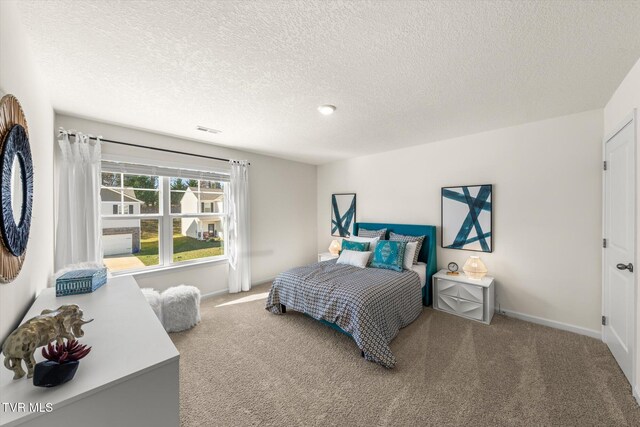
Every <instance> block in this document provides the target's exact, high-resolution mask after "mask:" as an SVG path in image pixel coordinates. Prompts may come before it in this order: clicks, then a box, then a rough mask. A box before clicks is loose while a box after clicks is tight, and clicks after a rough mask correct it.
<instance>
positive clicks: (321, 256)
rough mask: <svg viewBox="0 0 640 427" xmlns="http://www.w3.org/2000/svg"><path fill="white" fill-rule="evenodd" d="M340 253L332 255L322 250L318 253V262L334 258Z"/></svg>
mask: <svg viewBox="0 0 640 427" xmlns="http://www.w3.org/2000/svg"><path fill="white" fill-rule="evenodd" d="M339 256H340V255H334V254H332V253H331V252H322V253H320V254H318V262H322V261H329V260H330V259H336V258H338V257H339Z"/></svg>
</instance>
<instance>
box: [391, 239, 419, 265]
mask: <svg viewBox="0 0 640 427" xmlns="http://www.w3.org/2000/svg"><path fill="white" fill-rule="evenodd" d="M425 237H427V236H405V235H404V234H396V233H394V232H393V231H392V232H391V234H390V235H389V240H395V241H397V242H417V243H418V245H417V248H416V254H415V255H414V256H413V263H414V264H417V263H418V255H419V254H420V249H422V242H424V238H425Z"/></svg>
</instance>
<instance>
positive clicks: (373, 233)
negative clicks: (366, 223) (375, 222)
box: [358, 228, 387, 240]
mask: <svg viewBox="0 0 640 427" xmlns="http://www.w3.org/2000/svg"><path fill="white" fill-rule="evenodd" d="M386 235H387V229H386V228H381V229H380V230H367V229H366V228H358V237H379V238H380V240H384V238H385V236H386Z"/></svg>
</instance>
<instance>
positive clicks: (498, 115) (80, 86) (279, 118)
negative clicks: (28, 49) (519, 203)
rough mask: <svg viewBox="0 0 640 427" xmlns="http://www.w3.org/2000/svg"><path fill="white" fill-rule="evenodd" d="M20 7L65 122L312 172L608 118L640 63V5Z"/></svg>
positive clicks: (40, 2)
mask: <svg viewBox="0 0 640 427" xmlns="http://www.w3.org/2000/svg"><path fill="white" fill-rule="evenodd" d="M19 8H20V10H21V14H22V18H23V21H24V24H25V26H26V28H27V33H28V35H29V37H30V39H31V42H32V45H33V50H34V54H35V56H36V59H37V60H38V61H39V62H40V64H41V66H42V68H43V71H44V74H45V76H46V79H47V81H48V86H49V88H50V94H51V98H52V103H53V106H54V108H55V109H56V110H57V111H59V112H64V113H69V114H72V115H79V116H83V117H89V118H94V119H99V120H102V121H108V122H114V123H119V124H123V125H127V126H133V127H138V128H143V129H151V130H155V131H157V132H161V133H167V134H172V135H178V136H182V137H186V138H192V139H197V140H201V141H205V142H210V143H215V144H220V145H225V146H231V147H235V148H240V149H245V150H250V151H257V152H262V153H268V154H272V155H275V156H279V157H284V158H290V159H296V160H301V161H305V162H309V163H324V162H328V161H332V160H335V159H340V158H346V157H353V156H358V155H363V154H369V153H374V152H379V151H385V150H390V149H395V148H400V147H403V146H410V145H416V144H422V143H425V142H430V141H435V140H439V139H443V138H449V137H454V136H460V135H465V134H469V133H474V132H479V131H484V130H489V129H494V128H498V127H504V126H510V125H515V124H519V123H524V122H528V121H533V120H538V119H544V118H548V117H553V116H558V115H562V114H569V113H574V112H579V111H585V110H589V109H593V108H601V107H603V106H604V104H605V103H606V101H607V100H608V99H609V97H610V96H611V94H612V93H613V91H614V89H615V88H616V87H617V85H618V84H619V83H620V82H621V80H622V79H623V77H624V76H625V74H626V73H627V72H628V70H629V69H630V68H631V66H632V65H633V63H634V62H635V61H636V60H637V59H638V57H640V37H638V23H639V22H640V2H637V1H595V2H593V1H569V0H565V1H489V2H483V1H421V2H412V1H372V2H355V1H353V2H349V1H302V2H293V1H266V0H265V1H252V2H249V1H218V2H214V1H110V0H100V1H71V0H57V1H46V0H37V1H36V0H22V1H20V2H19ZM326 103H329V104H335V105H336V106H337V107H338V110H337V111H336V113H335V114H334V115H333V116H328V117H325V116H322V115H320V114H319V113H318V111H317V110H316V107H317V106H318V105H319V104H326ZM196 125H204V126H208V127H212V128H215V129H220V130H222V132H223V133H222V134H219V135H211V134H205V133H203V132H198V131H196V130H195V127H196ZM86 131H88V129H87V130H86ZM105 137H108V136H105ZM516 142H517V141H514V143H516Z"/></svg>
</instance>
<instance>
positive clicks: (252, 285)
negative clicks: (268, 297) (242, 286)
mask: <svg viewBox="0 0 640 427" xmlns="http://www.w3.org/2000/svg"><path fill="white" fill-rule="evenodd" d="M273 280H274V279H269V280H262V281H260V282H257V283H253V284H251V287H252V288H253V287H254V286H259V285H264V284H266V283H271V282H273ZM228 292H229V290H228V289H220V290H219V291H213V292H208V293H206V294H202V295H200V299H201V300H203V299H207V298H212V297H215V296H218V295H223V294H226V293H228Z"/></svg>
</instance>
